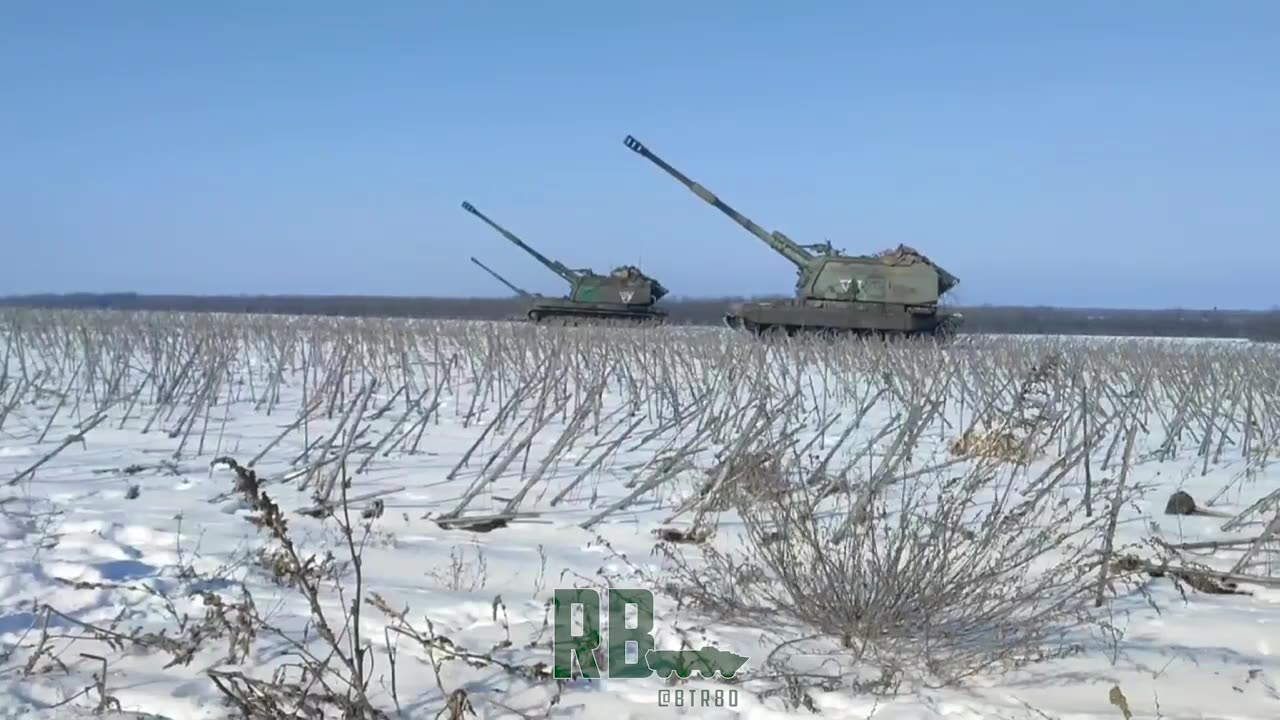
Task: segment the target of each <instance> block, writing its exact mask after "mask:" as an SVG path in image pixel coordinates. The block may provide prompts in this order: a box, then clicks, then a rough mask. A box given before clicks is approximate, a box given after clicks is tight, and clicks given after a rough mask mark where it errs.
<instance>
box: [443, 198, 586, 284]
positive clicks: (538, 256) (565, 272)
mask: <svg viewBox="0 0 1280 720" xmlns="http://www.w3.org/2000/svg"><path fill="white" fill-rule="evenodd" d="M462 209H463V210H466V211H467V212H469V213H471V214H472V215H475V216H476V217H478V218H480V219H481V220H483V221H485V223H487V224H488V225H489V227H491V228H493V229H494V230H497V231H498V232H499V233H501V234H502V236H503V237H505V238H506V239H508V240H510V241H511V243H512V244H513V245H515V246H516V247H518V248H520V249H521V250H524V251H525V252H527V253H529V254H530V255H532V256H533V257H534V259H535V260H537V261H538V262H540V263H542V264H543V265H546V266H547V267H548V268H550V269H551V272H553V273H555V274H557V275H559V276H560V277H562V278H564V279H565V281H567V282H569V283H575V282H577V281H578V280H580V279H581V278H582V277H583V276H584V275H587V274H589V273H587V272H585V271H580V270H571V269H570V268H569V267H568V266H566V265H565V264H564V263H560V262H556V261H555V260H552V259H551V258H548V257H547V256H546V255H543V254H542V253H540V252H538V251H537V250H534V249H533V248H531V247H529V246H528V245H526V244H525V243H524V241H523V240H521V239H520V238H518V237H516V236H515V235H514V234H513V233H511V232H510V231H509V230H507V229H506V228H504V227H502V226H501V225H499V224H498V223H496V222H494V221H492V220H490V219H489V218H488V217H486V216H485V214H484V213H482V212H480V211H479V210H477V209H476V208H475V206H474V205H472V204H471V203H469V202H464V203H462Z"/></svg>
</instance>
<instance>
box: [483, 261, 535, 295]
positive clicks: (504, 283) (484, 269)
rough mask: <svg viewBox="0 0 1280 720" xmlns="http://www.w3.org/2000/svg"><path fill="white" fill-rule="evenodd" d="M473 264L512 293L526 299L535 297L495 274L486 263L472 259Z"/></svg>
mask: <svg viewBox="0 0 1280 720" xmlns="http://www.w3.org/2000/svg"><path fill="white" fill-rule="evenodd" d="M471 262H473V263H475V264H476V265H479V266H480V269H481V270H483V271H485V272H487V273H489V274H490V275H492V276H493V279H494V280H497V281H498V282H500V283H502V284H503V285H506V286H507V287H508V288H510V289H511V292H513V293H515V294H516V295H519V296H520V297H524V298H527V297H533V296H532V295H530V294H529V293H527V292H525V291H524V290H521V289H520V288H518V287H516V286H515V285H512V284H511V283H509V282H507V279H506V278H504V277H502V276H501V275H499V274H498V273H496V272H494V271H492V270H490V269H489V267H488V266H486V265H485V264H484V263H482V262H480V261H479V260H477V259H475V258H471Z"/></svg>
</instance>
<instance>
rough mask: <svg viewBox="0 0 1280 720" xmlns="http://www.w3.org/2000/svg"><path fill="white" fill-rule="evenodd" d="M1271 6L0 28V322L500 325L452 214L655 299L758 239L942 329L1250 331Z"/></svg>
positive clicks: (147, 6) (252, 11) (345, 16)
mask: <svg viewBox="0 0 1280 720" xmlns="http://www.w3.org/2000/svg"><path fill="white" fill-rule="evenodd" d="M1278 75H1280V3H1275V2H1270V1H1267V0H1227V1H1224V2H1220V3H1210V2H1189V1H1178V0H1172V1H1165V2H1156V1H1154V0H1131V1H1128V2H1102V1H1099V0H1086V1H1077V2H1070V3H1052V4H1050V3H1029V2H1012V1H1010V2H997V1H995V0H992V1H990V2H971V3H956V2H943V1H941V0H938V1H936V2H910V1H909V0H908V1H903V2H894V3H889V2H884V3H875V4H872V3H860V2H834V1H831V2H819V1H816V0H815V1H813V2H792V3H781V2H763V1H758V0H741V1H739V2H728V1H724V0H703V1H701V2H693V1H691V0H686V1H685V2H668V1H666V0H646V2H643V3H625V4H624V3H620V2H587V0H579V1H578V2H568V1H567V0H542V1H540V2H514V1H513V0H508V1H506V2H496V1H493V2H481V1H480V0H472V1H471V2H445V1H443V0H441V1H437V2H403V3H400V2H389V1H388V2H376V3H337V2H323V1H315V2H285V1H276V2H269V3H264V2H248V1H234V0H224V1H220V2H159V1H153V2H142V1H140V0H120V1H118V2H111V3H105V2H103V3H48V2H17V1H16V0H10V1H8V2H4V3H3V4H0V136H3V137H4V138H5V140H4V143H3V145H2V146H0V238H3V240H2V242H3V248H4V250H3V253H4V254H3V263H4V266H5V269H6V272H4V273H0V294H10V293H29V292H46V291H48V292H67V291H75V290H85V291H117V290H133V291H138V292H177V293H199V294H207V293H219V294H221V293H278V294H292V293H315V294H329V293H343V294H346V293H359V294H388V295H471V294H476V295H501V294H504V293H505V289H504V288H502V287H501V286H499V285H498V284H497V283H496V282H495V281H494V280H493V279H492V278H490V277H488V276H487V275H486V274H484V273H483V272H482V271H481V270H480V269H479V268H476V267H474V266H473V265H471V264H470V263H469V262H468V261H467V258H468V256H470V255H475V256H476V257H478V258H480V259H481V260H482V261H484V262H485V263H486V264H488V265H489V266H490V267H492V268H494V269H495V270H497V271H498V272H499V273H502V274H503V275H505V276H506V277H508V278H509V279H510V280H512V281H513V282H515V283H517V284H519V285H521V286H523V287H525V288H526V289H529V290H532V291H540V292H544V293H556V292H560V291H562V289H563V286H562V284H561V282H560V281H559V280H558V278H556V277H555V276H553V275H551V274H550V273H549V272H547V271H545V270H544V269H543V268H542V267H541V266H540V265H538V264H536V263H535V262H534V261H533V260H532V259H531V258H529V257H527V256H525V255H524V254H522V253H520V252H519V251H518V250H516V249H515V248H514V247H512V246H510V245H508V244H507V243H506V242H505V241H504V240H503V239H502V238H501V237H500V236H498V235H497V234H495V233H493V232H492V231H490V230H489V229H488V228H487V227H485V226H484V225H482V224H481V223H480V222H479V221H477V220H476V219H475V218H473V217H471V216H470V215H468V214H466V213H465V212H463V211H462V209H461V208H460V207H459V205H460V203H461V202H462V201H463V200H469V201H471V202H472V203H473V204H475V205H476V206H477V207H479V208H480V209H481V210H483V211H485V212H486V213H488V214H489V215H490V216H491V217H493V218H494V219H496V220H497V221H498V222H500V223H503V224H505V225H506V226H507V227H508V228H510V229H511V230H513V231H514V232H516V233H517V234H520V235H521V236H522V237H524V238H525V239H526V240H527V241H528V242H530V243H531V244H532V245H534V246H535V247H537V248H538V249H540V250H542V251H543V252H545V253H546V254H548V255H551V256H553V257H556V258H558V259H560V260H562V261H563V262H565V263H566V264H568V265H570V266H573V267H581V266H590V267H593V268H595V269H596V270H597V271H601V272H604V271H607V270H608V269H609V268H610V267H612V266H613V265H616V264H620V263H624V262H632V263H635V262H639V263H642V265H643V267H644V268H645V270H646V271H648V272H650V273H651V274H653V275H655V276H657V277H658V278H660V279H661V280H662V281H663V282H664V283H665V284H666V285H667V286H668V287H669V288H670V289H671V291H672V294H673V295H690V296H708V295H724V294H758V293H784V294H785V293H789V292H791V290H792V287H793V282H794V273H793V270H792V268H791V266H790V265H789V264H788V263H787V262H786V261H785V260H784V259H783V258H781V257H780V256H777V255H775V254H773V252H771V251H770V250H769V249H768V248H767V247H765V246H764V245H763V244H761V243H760V242H759V241H757V240H756V239H755V238H753V237H751V236H750V235H748V234H747V233H746V232H745V231H744V230H742V229H741V228H739V227H738V226H737V225H735V224H734V223H733V222H731V221H730V220H729V219H727V218H726V217H724V216H722V215H721V214H719V213H718V212H717V211H715V210H714V209H713V208H711V207H709V206H707V205H705V204H704V203H702V202H701V201H700V200H698V199H697V198H696V197H695V196H694V195H692V194H691V193H689V192H688V191H687V190H685V189H684V188H682V187H681V186H680V185H678V184H677V183H676V182H675V181H674V180H672V179H671V178H669V177H668V176H666V175H665V174H663V173H662V172H661V171H659V170H658V169H657V168H656V167H654V166H652V165H651V164H649V163H648V162H646V161H645V160H644V159H642V158H641V157H639V156H637V155H634V154H632V153H631V152H629V151H628V150H626V148H625V147H624V146H623V144H622V140H623V138H624V137H625V136H626V135H627V134H633V135H635V136H636V137H638V138H639V139H641V140H642V141H644V142H645V143H646V144H647V145H648V146H649V147H650V148H651V149H653V150H654V151H655V152H657V153H659V154H660V155H662V156H663V157H665V158H666V159H667V160H668V161H670V162H671V163H672V164H674V165H675V166H676V167H678V168H680V169H681V170H683V171H684V172H685V173H686V174H688V175H690V176H691V177H693V178H694V179H696V180H698V181H700V182H702V183H703V184H705V185H706V186H707V187H709V188H710V189H712V190H713V191H714V192H716V193H717V194H719V195H720V196H721V197H722V198H723V199H725V200H726V201H727V202H729V203H731V204H733V205H734V206H735V207H737V208H738V209H740V210H741V211H743V212H745V213H746V214H747V215H749V216H751V217H752V218H753V219H754V220H756V221H757V222H759V223H760V224H762V225H764V226H765V227H766V228H769V229H776V230H782V231H783V232H785V233H787V234H788V235H790V236H791V237H792V238H795V239H796V240H798V241H800V242H806V243H810V242H821V241H822V240H824V239H830V240H831V241H832V242H833V243H834V244H835V245H836V246H837V247H842V248H844V249H845V250H847V251H849V252H873V251H877V250H880V249H882V248H886V247H890V246H893V245H896V244H898V243H907V244H911V245H914V246H916V247H918V248H919V249H921V250H922V251H924V252H926V253H928V254H929V255H930V256H932V257H933V258H934V259H935V260H936V261H938V262H939V263H940V264H942V265H943V266H944V267H946V268H947V269H948V270H950V271H951V272H953V273H954V274H956V275H958V276H959V277H960V278H961V285H960V286H959V287H958V288H957V289H956V291H955V292H954V293H953V297H954V299H955V300H956V301H957V302H964V303H1002V304H1057V305H1072V306H1108V307H1118V306H1123V307H1169V306H1181V307H1214V306H1217V307H1245V308H1248V307H1253V308H1265V307H1269V306H1273V305H1280V293H1278V292H1277V291H1276V290H1275V287H1276V285H1275V281H1274V272H1275V269H1276V268H1277V267H1280V242H1277V238H1278V237H1280V202H1277V197H1278V196H1280V193H1278V188H1280V131H1278V130H1277V129H1278V128H1280V94H1278V93H1277V88H1278V87H1280V83H1278V80H1280V77H1278Z"/></svg>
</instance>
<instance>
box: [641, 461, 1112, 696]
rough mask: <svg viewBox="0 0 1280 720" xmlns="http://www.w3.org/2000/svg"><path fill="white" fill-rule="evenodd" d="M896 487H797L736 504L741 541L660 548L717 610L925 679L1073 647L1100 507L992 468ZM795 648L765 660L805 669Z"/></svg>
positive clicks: (682, 583)
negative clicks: (843, 492)
mask: <svg viewBox="0 0 1280 720" xmlns="http://www.w3.org/2000/svg"><path fill="white" fill-rule="evenodd" d="M787 474H788V476H790V477H792V478H797V477H804V476H805V472H804V471H803V470H801V469H799V468H792V469H790V471H789V472H788V473H787ZM891 490H893V492H882V493H880V494H878V495H876V496H875V497H849V496H841V497H839V498H836V499H835V502H834V503H827V502H825V501H822V502H820V501H818V500H817V499H816V498H815V497H814V496H813V495H812V494H810V493H809V491H808V490H807V489H805V488H802V487H801V488H798V489H797V491H796V492H794V493H791V494H789V495H777V496H774V497H773V498H772V499H771V500H766V501H763V502H760V503H758V504H756V505H753V506H749V507H743V508H741V509H740V512H741V514H742V519H743V521H744V523H745V537H743V538H742V540H743V546H742V548H741V549H740V550H736V551H725V550H722V549H717V548H715V547H704V548H703V549H702V551H701V557H700V558H695V559H689V558H687V557H685V556H684V555H683V554H682V553H680V552H679V551H678V550H676V549H674V548H671V547H666V548H663V551H664V553H665V554H666V555H667V557H668V558H670V559H673V560H674V566H675V577H676V583H675V585H676V587H677V588H678V592H679V593H680V594H681V595H683V596H684V597H685V598H686V599H687V600H688V601H690V602H691V603H692V604H693V605H695V606H696V607H698V608H700V609H701V610H703V611H706V612H708V613H709V614H711V615H713V616H715V617H719V618H728V619H732V620H735V621H741V620H743V619H750V620H754V621H755V622H757V623H758V624H759V626H760V627H772V628H778V627H788V626H790V627H795V626H799V627H800V628H802V629H801V630H799V631H797V633H798V634H799V635H815V636H818V637H821V638H824V639H825V640H826V641H827V643H826V644H827V645H828V646H829V647H830V646H838V647H839V648H840V649H839V650H837V654H838V655H843V657H844V659H846V660H848V661H849V662H850V663H851V664H853V665H859V666H861V668H862V669H867V668H868V667H875V668H878V669H879V670H880V672H881V673H882V674H884V673H887V674H892V675H898V674H900V673H904V672H911V671H915V674H916V675H917V677H918V678H919V679H921V680H924V681H926V682H930V681H938V682H941V683H947V682H952V681H954V680H957V679H959V678H962V677H965V676H969V675H972V674H975V673H977V672H980V671H983V670H985V669H989V668H992V667H993V666H1006V667H1007V666H1009V665H1017V664H1020V663H1024V662H1029V661H1035V660H1040V659H1044V658H1047V657H1051V656H1054V655H1058V654H1061V653H1063V652H1066V651H1067V650H1069V649H1070V648H1071V645H1070V643H1069V642H1068V641H1067V635H1068V633H1069V632H1070V631H1071V630H1072V629H1074V628H1076V627H1078V626H1079V623H1080V622H1081V619H1082V618H1083V617H1085V613H1086V612H1087V606H1088V603H1089V599H1090V598H1089V585H1090V578H1091V576H1094V575H1096V573H1097V568H1098V556H1097V553H1096V552H1094V549H1095V548H1096V543H1095V541H1096V540H1097V539H1098V538H1099V537H1100V534H1101V532H1102V529H1103V525H1102V523H1101V518H1100V517H1094V518H1092V519H1089V518H1084V517H1082V516H1083V513H1082V512H1077V511H1076V509H1075V507H1076V506H1078V503H1075V504H1068V503H1066V502H1063V500H1064V499H1065V497H1066V495H1065V493H1063V492H1061V491H1060V490H1059V486H1058V482H1057V480H1056V479H1054V478H1049V477H1047V476H1042V477H1040V478H1037V479H1033V480H1030V481H1028V480H1026V479H1025V474H1023V473H1018V472H1016V471H1013V470H1011V469H1010V470H1000V469H997V468H995V467H993V466H992V465H991V464H985V465H980V466H978V467H975V468H973V469H971V470H970V471H968V472H967V473H965V474H964V475H962V476H960V477H947V476H945V475H943V474H940V473H935V474H932V475H929V476H927V477H919V478H916V479H914V480H912V481H910V483H909V484H908V483H901V484H899V485H898V486H895V487H894V488H891ZM699 559H700V560H701V561H698V560H699ZM779 639H781V636H780V637H779ZM783 645H786V646H789V647H790V648H792V649H796V648H800V647H801V646H800V645H792V644H791V641H788V642H784V643H783ZM814 652H815V653H816V652H821V650H814ZM797 657H798V656H795V655H788V654H787V651H782V652H775V653H774V654H771V655H770V657H769V659H768V660H767V661H766V663H765V665H766V666H772V667H771V668H769V667H766V668H761V669H766V670H767V669H772V670H774V671H777V672H779V673H781V674H783V675H789V674H794V673H797V672H799V673H802V674H804V675H806V676H810V675H812V672H811V671H810V670H803V669H801V668H800V667H799V666H798V665H797V664H796V662H795V661H796V658H797ZM849 672H850V671H849V670H847V669H846V670H845V671H844V672H842V673H839V674H838V675H839V676H841V677H848V673H849Z"/></svg>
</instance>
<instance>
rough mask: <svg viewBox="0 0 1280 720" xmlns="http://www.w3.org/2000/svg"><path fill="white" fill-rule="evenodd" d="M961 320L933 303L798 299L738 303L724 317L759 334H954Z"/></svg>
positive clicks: (740, 327)
mask: <svg viewBox="0 0 1280 720" xmlns="http://www.w3.org/2000/svg"><path fill="white" fill-rule="evenodd" d="M961 320H962V317H961V316H960V315H959V314H955V313H946V312H942V311H940V310H939V309H938V308H937V307H934V306H908V305H895V304H890V303H837V302H827V303H824V304H822V305H816V304H808V303H802V302H798V301H781V302H748V303H740V304H737V305H734V306H733V307H732V308H731V309H730V311H729V312H728V313H727V314H725V316H724V323H725V325H727V326H729V327H731V328H734V329H738V330H746V331H748V332H751V333H754V334H756V335H765V334H772V333H783V334H786V335H799V334H820V333H825V334H833V333H834V334H848V335H867V336H885V337H932V338H938V339H946V338H949V337H951V335H952V334H953V333H954V332H955V331H956V330H958V329H959V325H960V322H961Z"/></svg>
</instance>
